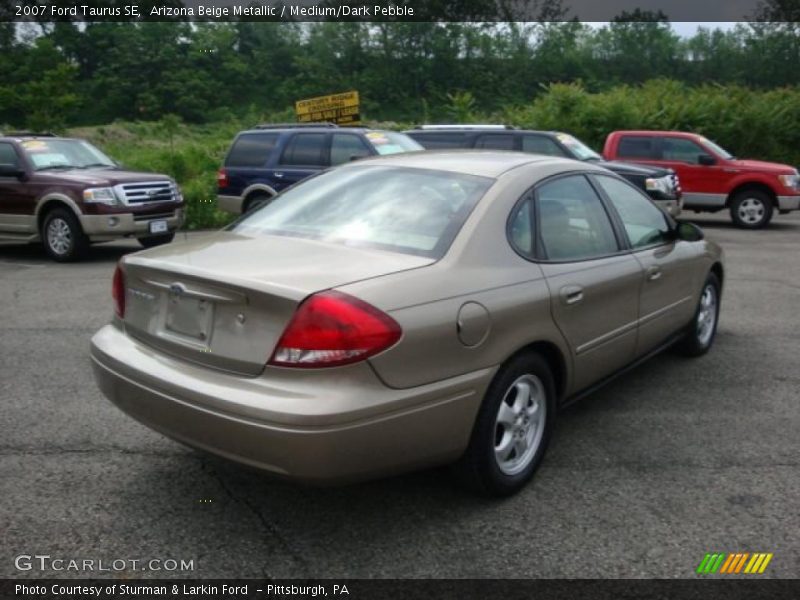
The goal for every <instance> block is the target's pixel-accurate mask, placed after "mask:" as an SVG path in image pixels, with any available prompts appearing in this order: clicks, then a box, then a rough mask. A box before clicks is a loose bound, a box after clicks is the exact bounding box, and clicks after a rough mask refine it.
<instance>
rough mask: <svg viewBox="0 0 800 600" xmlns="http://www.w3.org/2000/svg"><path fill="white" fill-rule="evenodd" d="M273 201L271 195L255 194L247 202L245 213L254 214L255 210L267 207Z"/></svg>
mask: <svg viewBox="0 0 800 600" xmlns="http://www.w3.org/2000/svg"><path fill="white" fill-rule="evenodd" d="M271 201H272V196H270V195H269V194H253V195H252V196H250V198H249V199H248V200H247V204H245V205H244V211H242V212H243V213H249V212H253V211H254V210H258V209H259V208H261V207H262V206H266V205H267V204H269V203H270V202H271Z"/></svg>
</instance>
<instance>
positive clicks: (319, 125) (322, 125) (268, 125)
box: [255, 123, 339, 129]
mask: <svg viewBox="0 0 800 600" xmlns="http://www.w3.org/2000/svg"><path fill="white" fill-rule="evenodd" d="M305 127H309V128H323V129H332V128H336V127H339V126H338V125H337V124H336V123H274V124H273V123H264V124H261V125H256V126H255V128H256V129H301V128H305Z"/></svg>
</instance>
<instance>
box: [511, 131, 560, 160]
mask: <svg viewBox="0 0 800 600" xmlns="http://www.w3.org/2000/svg"><path fill="white" fill-rule="evenodd" d="M522 151H523V152H531V153H533V154H547V155H549V156H566V153H565V152H564V151H563V150H562V149H561V148H560V147H559V145H558V144H556V143H555V142H554V141H553V140H552V139H550V138H549V137H547V136H544V135H523V136H522Z"/></svg>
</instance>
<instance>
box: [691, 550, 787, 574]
mask: <svg viewBox="0 0 800 600" xmlns="http://www.w3.org/2000/svg"><path fill="white" fill-rule="evenodd" d="M772 556H773V554H772V553H771V552H769V553H767V552H752V553H750V552H730V553H727V552H714V553H711V552H709V553H707V554H706V555H705V556H704V557H703V560H702V561H700V564H699V565H698V566H697V573H698V574H700V575H711V574H714V573H720V574H725V575H737V574H747V575H760V574H761V573H763V572H764V571H766V569H767V565H768V564H769V561H771V560H772Z"/></svg>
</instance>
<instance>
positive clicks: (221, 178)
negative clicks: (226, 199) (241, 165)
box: [217, 169, 228, 188]
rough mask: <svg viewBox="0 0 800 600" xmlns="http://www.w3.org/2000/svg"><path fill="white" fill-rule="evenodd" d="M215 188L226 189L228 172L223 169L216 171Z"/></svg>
mask: <svg viewBox="0 0 800 600" xmlns="http://www.w3.org/2000/svg"><path fill="white" fill-rule="evenodd" d="M217 187H218V188H226V187H228V172H227V171H226V170H225V169H220V170H219V171H217Z"/></svg>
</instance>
